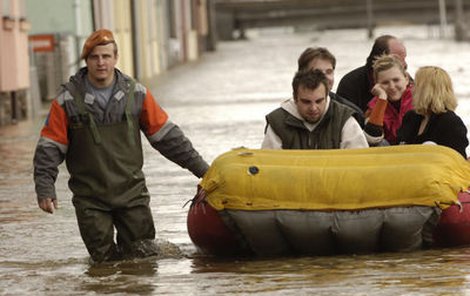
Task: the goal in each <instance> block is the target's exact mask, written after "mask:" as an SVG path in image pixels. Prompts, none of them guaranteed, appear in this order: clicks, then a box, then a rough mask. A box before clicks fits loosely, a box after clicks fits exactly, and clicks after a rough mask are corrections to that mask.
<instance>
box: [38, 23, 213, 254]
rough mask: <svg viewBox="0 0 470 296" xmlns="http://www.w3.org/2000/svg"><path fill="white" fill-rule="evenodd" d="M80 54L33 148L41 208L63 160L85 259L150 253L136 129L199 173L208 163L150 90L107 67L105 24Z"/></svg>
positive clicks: (112, 60)
mask: <svg viewBox="0 0 470 296" xmlns="http://www.w3.org/2000/svg"><path fill="white" fill-rule="evenodd" d="M81 58H82V59H84V61H85V62H86V67H84V68H82V69H80V70H79V71H78V73H76V74H75V75H74V76H72V77H71V78H70V80H69V82H67V83H65V84H64V85H63V86H62V90H61V92H60V94H59V95H58V97H57V98H56V99H55V100H54V101H53V102H52V104H51V108H50V112H49V115H48V117H47V120H46V122H45V125H44V127H43V128H42V130H41V137H40V139H39V141H38V144H37V147H36V152H35V156H34V181H35V185H36V193H37V198H38V204H39V207H40V208H41V209H42V210H44V211H46V212H48V213H53V212H54V209H56V208H57V205H58V202H57V196H56V192H55V186H54V183H55V180H56V178H57V175H58V166H59V164H60V163H62V162H63V161H64V160H65V162H66V166H67V169H68V171H69V173H70V180H69V188H70V190H71V191H72V193H73V204H74V206H75V212H76V216H77V220H78V225H79V228H80V234H81V236H82V239H83V241H84V243H85V245H86V247H87V249H88V252H89V253H90V256H91V258H92V259H93V261H95V262H102V261H107V260H117V259H122V258H132V257H146V256H152V255H156V254H157V248H156V245H155V242H154V239H155V227H154V222H153V218H152V214H151V210H150V207H149V201H150V196H149V193H148V190H147V187H146V185H145V178H144V174H143V172H142V165H143V154H142V145H141V138H140V131H143V133H144V134H145V135H146V137H147V139H148V140H149V142H150V143H151V145H152V146H153V147H154V148H155V149H157V150H158V151H159V152H160V153H161V154H162V155H164V156H165V157H166V158H168V159H169V160H171V161H173V162H175V163H177V164H178V165H180V166H182V167H183V168H186V169H188V170H189V171H191V172H192V173H193V174H194V175H196V176H197V177H199V178H200V177H202V176H203V175H204V173H205V172H206V170H207V168H208V164H207V163H206V162H205V161H204V160H203V159H202V157H201V156H200V155H199V153H198V152H197V151H196V150H195V149H194V148H193V146H192V144H191V142H190V141H189V139H188V138H186V137H185V135H184V134H183V132H182V131H181V129H180V128H179V127H178V126H177V125H175V124H174V123H172V122H171V121H170V120H169V119H168V115H167V114H166V113H165V111H164V110H163V109H162V108H161V107H160V106H159V105H158V103H157V102H156V101H155V99H154V97H153V96H152V94H151V93H150V91H149V90H148V89H147V88H145V87H144V86H143V85H142V84H140V83H138V82H136V81H134V80H133V79H132V78H130V77H129V76H127V75H125V74H123V73H122V72H120V71H119V70H118V69H116V68H115V65H116V63H117V59H118V49H117V45H116V42H115V40H114V37H113V34H112V32H111V31H109V30H105V29H101V30H98V31H96V32H94V33H92V34H91V35H90V37H88V39H87V40H86V42H85V44H84V46H83V50H82V54H81ZM114 228H115V229H116V230H117V241H116V242H115V241H114Z"/></svg>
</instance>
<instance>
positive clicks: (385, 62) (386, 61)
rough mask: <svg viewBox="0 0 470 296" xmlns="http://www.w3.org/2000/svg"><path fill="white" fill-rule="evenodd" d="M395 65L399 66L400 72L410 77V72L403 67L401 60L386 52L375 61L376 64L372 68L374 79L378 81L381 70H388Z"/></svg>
mask: <svg viewBox="0 0 470 296" xmlns="http://www.w3.org/2000/svg"><path fill="white" fill-rule="evenodd" d="M393 67H397V68H398V69H399V70H400V72H402V73H403V75H404V76H405V77H408V74H407V73H406V70H405V68H404V67H403V64H402V63H401V62H400V60H399V59H398V58H396V57H395V56H393V55H389V54H384V55H381V56H379V57H378V58H377V59H376V60H375V61H374V64H373V66H372V69H373V70H374V80H375V81H377V76H378V75H379V73H380V72H382V71H386V70H388V69H391V68H393Z"/></svg>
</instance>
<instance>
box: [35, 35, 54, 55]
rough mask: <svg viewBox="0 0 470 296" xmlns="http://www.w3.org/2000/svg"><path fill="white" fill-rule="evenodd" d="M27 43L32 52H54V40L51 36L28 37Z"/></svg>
mask: <svg viewBox="0 0 470 296" xmlns="http://www.w3.org/2000/svg"><path fill="white" fill-rule="evenodd" d="M29 43H30V44H31V47H32V49H33V51H34V52H49V51H54V45H55V38H54V35H53V34H47V35H46V34H41V35H30V36H29Z"/></svg>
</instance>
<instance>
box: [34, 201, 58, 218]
mask: <svg viewBox="0 0 470 296" xmlns="http://www.w3.org/2000/svg"><path fill="white" fill-rule="evenodd" d="M38 205H39V207H40V208H41V210H43V211H44V212H46V213H51V214H54V209H58V208H59V203H58V202H57V199H56V198H51V197H48V198H41V199H38Z"/></svg>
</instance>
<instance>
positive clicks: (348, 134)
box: [340, 117, 369, 149]
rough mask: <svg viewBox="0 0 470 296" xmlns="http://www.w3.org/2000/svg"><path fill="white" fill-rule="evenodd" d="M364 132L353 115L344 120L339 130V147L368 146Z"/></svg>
mask: <svg viewBox="0 0 470 296" xmlns="http://www.w3.org/2000/svg"><path fill="white" fill-rule="evenodd" d="M368 147H369V145H368V144H367V140H366V137H365V135H364V132H363V130H362V128H361V126H360V125H359V123H358V122H357V120H356V119H355V118H354V117H350V118H349V119H348V120H346V122H345V124H344V126H343V129H342V131H341V144H340V148H341V149H353V148H368Z"/></svg>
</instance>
